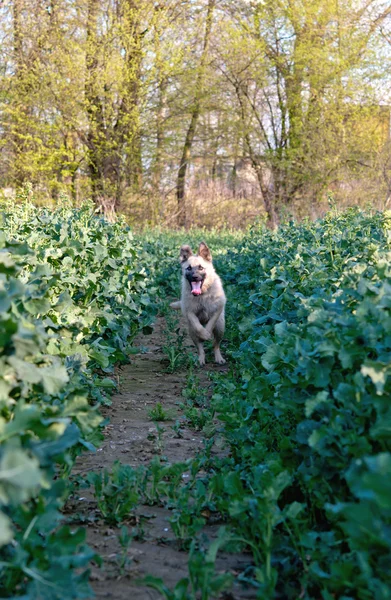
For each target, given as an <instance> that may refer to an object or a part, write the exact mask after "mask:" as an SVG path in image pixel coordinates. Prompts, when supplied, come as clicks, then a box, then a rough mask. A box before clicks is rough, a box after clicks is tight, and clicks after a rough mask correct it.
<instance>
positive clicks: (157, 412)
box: [148, 402, 170, 421]
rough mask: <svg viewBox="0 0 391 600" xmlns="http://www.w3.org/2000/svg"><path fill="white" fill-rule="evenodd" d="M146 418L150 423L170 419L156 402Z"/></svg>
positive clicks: (160, 404)
mask: <svg viewBox="0 0 391 600" xmlns="http://www.w3.org/2000/svg"><path fill="white" fill-rule="evenodd" d="M148 417H149V419H151V421H168V420H169V418H170V417H169V414H168V413H167V412H166V410H165V409H164V408H163V405H162V403H161V402H157V403H156V404H155V406H154V407H153V408H151V410H149V411H148Z"/></svg>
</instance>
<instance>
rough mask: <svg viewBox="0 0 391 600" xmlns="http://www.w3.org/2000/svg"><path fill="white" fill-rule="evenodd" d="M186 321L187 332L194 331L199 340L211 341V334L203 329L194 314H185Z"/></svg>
mask: <svg viewBox="0 0 391 600" xmlns="http://www.w3.org/2000/svg"><path fill="white" fill-rule="evenodd" d="M186 316H187V320H188V322H189V330H190V331H194V333H196V334H197V336H198V337H199V338H200V339H201V340H205V341H206V340H210V339H212V333H211V331H209V330H208V329H206V327H203V326H202V325H201V323H200V321H199V319H198V317H197V316H196V315H195V314H194V313H191V312H189V313H187V315H186Z"/></svg>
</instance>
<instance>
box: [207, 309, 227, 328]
mask: <svg viewBox="0 0 391 600" xmlns="http://www.w3.org/2000/svg"><path fill="white" fill-rule="evenodd" d="M223 308H224V304H222V305H221V306H219V308H218V309H217V310H216V312H214V313H213V315H212V316H211V318H210V319H209V321H208V322H207V324H206V325H205V329H206V331H209V333H210V334H211V335H212V332H213V329H214V328H215V325H216V323H217V321H218V319H219V316H220V315H221V313H222V312H223Z"/></svg>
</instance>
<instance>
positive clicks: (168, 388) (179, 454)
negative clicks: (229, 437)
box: [67, 317, 256, 600]
mask: <svg viewBox="0 0 391 600" xmlns="http://www.w3.org/2000/svg"><path fill="white" fill-rule="evenodd" d="M164 327H165V324H164V318H163V317H159V318H158V319H157V322H156V325H155V328H154V332H153V334H152V335H149V336H143V335H140V336H139V337H138V338H137V339H136V340H135V344H134V345H135V346H137V347H140V348H142V352H140V354H137V355H134V356H133V357H132V361H131V363H130V364H128V365H125V366H123V367H121V368H120V369H118V371H117V378H118V382H119V391H118V392H117V393H116V394H115V395H114V396H113V397H112V405H111V406H110V407H105V408H104V409H103V410H102V411H101V412H102V413H103V415H104V416H105V417H107V418H108V419H109V424H108V425H107V426H106V427H105V430H104V434H105V439H104V441H103V443H102V445H101V447H100V448H99V449H98V450H97V451H96V452H95V453H88V454H84V455H83V456H82V457H80V458H79V460H78V462H77V464H76V467H75V469H74V473H75V474H76V475H83V476H85V475H87V473H88V472H89V471H99V470H100V469H103V468H105V467H106V468H111V467H112V465H113V463H114V461H120V462H121V463H124V464H128V465H131V466H133V467H137V466H138V465H142V464H148V463H149V462H150V461H151V459H152V458H153V457H154V456H155V455H156V454H160V455H161V456H164V457H167V460H168V462H169V463H174V462H183V461H185V460H187V459H191V458H193V457H194V456H195V455H196V453H197V452H198V451H199V450H200V449H201V448H202V444H203V436H202V433H200V432H195V431H194V430H192V429H189V428H188V427H182V428H181V433H182V437H181V438H178V437H177V436H176V435H175V433H174V431H173V430H172V428H171V427H172V425H173V424H174V423H175V421H176V419H177V418H179V417H180V416H181V414H182V413H181V410H180V408H179V404H180V403H181V402H183V400H184V399H183V396H182V393H181V392H182V390H183V388H184V387H185V383H186V371H185V370H182V371H177V372H174V373H171V374H170V373H167V372H166V368H167V362H166V360H165V358H166V357H165V355H164V353H163V351H162V346H163V345H164V343H165V338H164ZM186 351H190V352H193V347H192V346H191V344H190V341H189V343H188V347H187V348H186ZM226 368H227V367H226V366H217V365H215V364H214V363H207V365H206V367H205V368H204V369H200V370H199V374H198V375H199V378H200V384H201V385H202V386H206V387H207V388H208V390H209V391H210V392H211V389H212V383H211V381H210V377H209V373H210V372H216V371H224V370H225V369H226ZM157 402H160V403H161V404H162V406H163V408H164V410H165V411H166V412H168V413H169V415H170V417H172V420H169V421H164V422H163V423H159V425H160V426H162V427H163V428H164V432H163V433H162V434H161V436H160V439H159V436H157V435H156V432H157V430H156V426H155V424H154V423H153V422H152V421H151V420H150V418H149V417H148V412H149V411H150V410H151V408H153V407H154V406H155V405H156V403H157ZM67 512H68V514H72V515H73V520H74V522H75V523H77V522H80V523H82V525H83V526H84V527H85V528H86V530H87V542H88V544H89V545H90V547H92V548H93V549H95V550H96V551H97V553H98V554H99V555H100V556H101V557H102V559H103V565H102V566H101V567H99V566H98V565H95V564H93V566H92V570H91V580H90V582H91V586H92V588H93V590H94V593H95V597H96V598H110V599H112V600H125V599H126V600H128V599H129V598H131V599H132V600H147V599H151V600H155V599H156V600H157V599H158V598H161V597H162V596H161V595H160V594H159V593H158V592H156V591H155V590H153V589H151V588H148V587H146V586H144V585H142V584H141V583H140V582H139V581H140V580H141V579H142V578H143V577H144V576H146V575H153V576H154V577H159V578H161V579H163V580H164V583H165V585H166V586H167V587H169V588H171V589H173V587H174V586H175V584H176V583H177V582H178V581H179V580H180V579H181V578H183V577H186V576H188V570H187V561H188V555H187V553H186V552H184V551H181V550H180V548H179V546H178V543H177V541H176V539H175V536H174V534H173V533H172V531H171V528H170V525H169V523H168V519H169V517H170V510H168V509H166V508H163V507H159V506H143V507H140V509H139V515H143V516H144V517H145V516H146V517H147V518H146V519H145V518H143V529H144V531H145V535H144V536H143V539H142V540H140V541H135V540H132V542H131V544H130V546H129V548H128V551H127V563H128V564H127V566H126V568H125V569H124V568H122V569H121V567H120V564H119V563H120V557H121V555H122V549H121V546H120V544H119V541H118V534H119V531H120V530H119V529H117V528H115V527H111V526H108V525H107V524H106V523H105V522H104V521H103V520H102V519H100V518H99V515H98V512H97V507H96V502H95V500H94V498H93V496H92V494H91V492H90V490H80V496H79V497H74V498H73V500H72V501H71V502H70V503H69V505H68V510H67ZM125 524H126V525H127V526H128V528H129V530H131V529H132V524H133V525H134V524H135V523H134V521H133V523H132V522H129V523H125ZM217 529H218V527H217V526H213V525H211V526H206V527H205V528H204V529H203V532H204V533H205V534H206V535H207V536H208V537H209V538H210V539H212V538H213V537H215V535H216V531H217ZM249 564H251V558H250V555H247V554H235V555H233V554H225V553H224V554H222V555H221V556H219V558H218V559H217V563H216V567H217V571H221V572H222V571H224V572H227V571H231V572H232V573H234V574H238V573H239V572H242V571H243V570H244V569H245V568H246V567H247V566H248V565H249ZM255 597H256V594H255V592H254V590H251V589H247V590H245V589H242V588H239V587H238V586H237V587H234V589H233V591H232V592H230V593H228V594H226V595H223V596H222V598H226V599H227V600H228V599H229V600H241V599H249V600H250V599H253V598H255Z"/></svg>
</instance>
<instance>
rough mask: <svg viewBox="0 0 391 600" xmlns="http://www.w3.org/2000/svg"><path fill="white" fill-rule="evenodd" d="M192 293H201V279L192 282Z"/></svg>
mask: <svg viewBox="0 0 391 600" xmlns="http://www.w3.org/2000/svg"><path fill="white" fill-rule="evenodd" d="M191 293H192V294H193V296H199V295H200V294H201V281H192V282H191Z"/></svg>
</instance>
